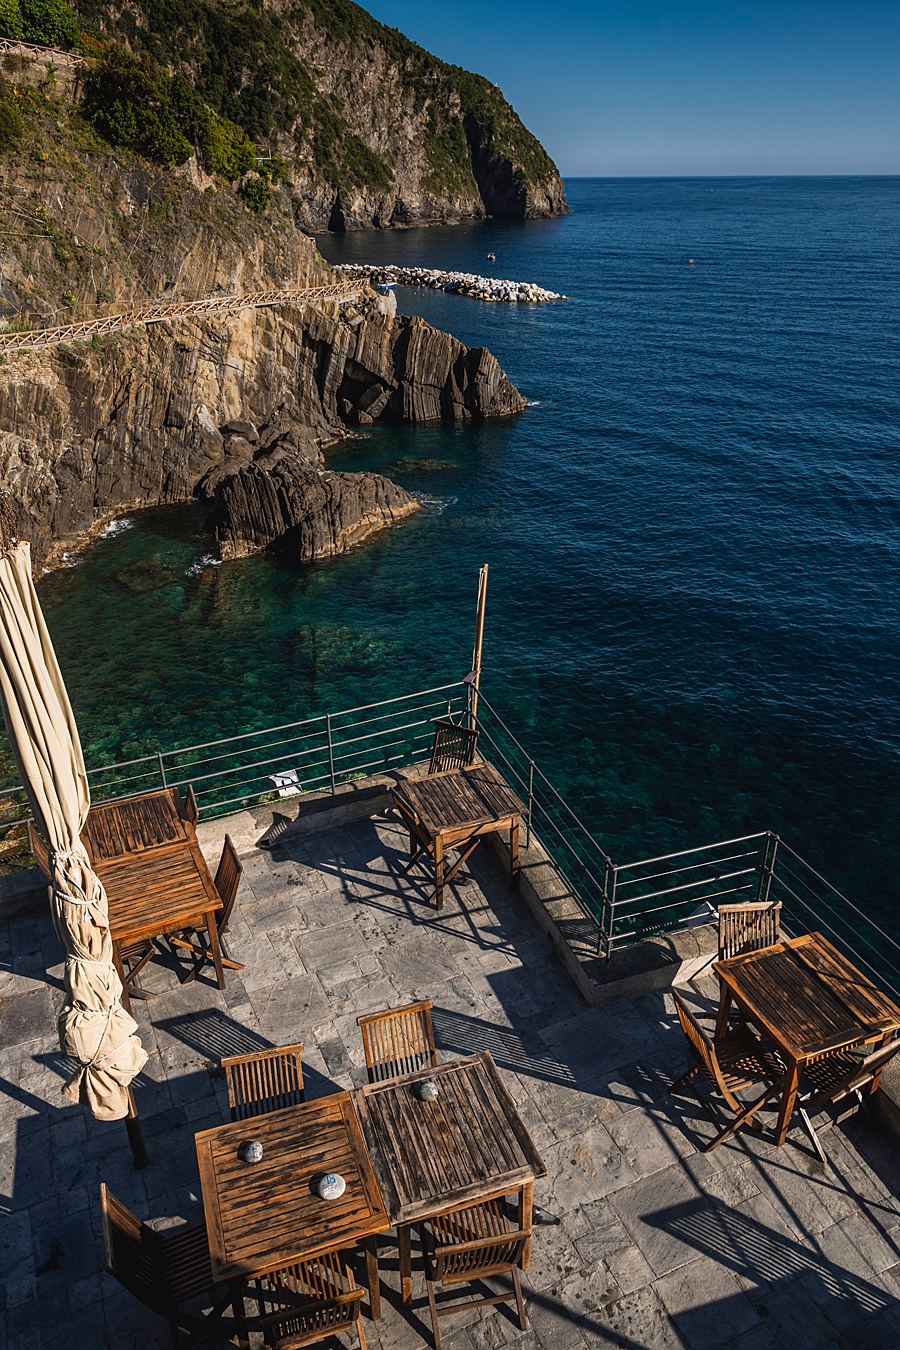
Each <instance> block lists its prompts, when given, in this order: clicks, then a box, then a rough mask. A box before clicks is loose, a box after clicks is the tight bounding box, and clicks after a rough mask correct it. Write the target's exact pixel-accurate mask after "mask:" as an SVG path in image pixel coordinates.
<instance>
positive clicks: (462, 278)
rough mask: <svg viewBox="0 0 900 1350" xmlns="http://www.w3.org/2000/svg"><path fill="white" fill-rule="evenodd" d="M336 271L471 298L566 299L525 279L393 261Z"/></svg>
mask: <svg viewBox="0 0 900 1350" xmlns="http://www.w3.org/2000/svg"><path fill="white" fill-rule="evenodd" d="M336 270H337V271H339V272H343V273H344V275H345V276H348V277H366V278H367V279H368V281H369V282H370V283H371V285H373V286H379V285H381V286H384V285H392V284H393V285H396V286H423V287H427V288H428V289H429V290H432V291H449V292H450V293H451V294H453V295H467V296H469V297H471V299H473V300H487V301H497V300H499V301H505V302H506V303H518V302H524V303H526V304H532V305H540V304H543V303H544V302H545V301H547V300H567V299H568V296H566V295H557V293H556V291H545V290H544V289H543V287H542V286H535V285H533V284H532V283H531V282H529V281H500V280H498V279H497V278H496V277H479V276H475V275H474V273H472V272H440V271H438V269H437V268H434V267H396V266H395V265H394V264H393V263H386V264H384V265H383V266H378V267H376V266H374V265H372V264H370V263H340V264H338V265H337V268H336Z"/></svg>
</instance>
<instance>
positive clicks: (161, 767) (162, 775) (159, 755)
mask: <svg viewBox="0 0 900 1350" xmlns="http://www.w3.org/2000/svg"><path fill="white" fill-rule="evenodd" d="M156 758H157V759H158V760H159V776H160V778H161V779H162V785H163V787H168V786H169V785H168V783H167V782H166V766H165V764H163V757H162V751H161V750H157V752H156Z"/></svg>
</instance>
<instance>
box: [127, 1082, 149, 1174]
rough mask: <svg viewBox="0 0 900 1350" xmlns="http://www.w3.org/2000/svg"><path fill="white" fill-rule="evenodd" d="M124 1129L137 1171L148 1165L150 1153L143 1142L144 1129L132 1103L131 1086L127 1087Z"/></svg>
mask: <svg viewBox="0 0 900 1350" xmlns="http://www.w3.org/2000/svg"><path fill="white" fill-rule="evenodd" d="M125 1129H126V1130H127V1131H128V1142H129V1144H130V1145H131V1156H132V1157H133V1158H134V1165H135V1167H136V1168H137V1169H138V1171H142V1170H143V1169H144V1168H145V1167H149V1166H150V1154H149V1153H148V1152H147V1145H146V1144H145V1143H144V1131H143V1130H142V1129H141V1118H140V1116H139V1115H138V1113H137V1107H136V1106H135V1104H134V1093H133V1092H132V1090H131V1088H130V1087H129V1089H128V1115H127V1116H126V1117H125Z"/></svg>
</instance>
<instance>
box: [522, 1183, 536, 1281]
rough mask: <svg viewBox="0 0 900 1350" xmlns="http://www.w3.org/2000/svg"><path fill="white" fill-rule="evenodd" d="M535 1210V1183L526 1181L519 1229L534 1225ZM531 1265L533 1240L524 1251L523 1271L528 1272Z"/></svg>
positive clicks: (529, 1240)
mask: <svg viewBox="0 0 900 1350" xmlns="http://www.w3.org/2000/svg"><path fill="white" fill-rule="evenodd" d="M533 1210H534V1182H533V1181H526V1183H525V1185H524V1186H523V1187H522V1189H521V1190H520V1191H519V1227H520V1228H530V1227H531V1224H532V1215H533ZM530 1265H531V1238H529V1239H528V1241H527V1242H526V1243H525V1247H524V1249H523V1251H522V1270H527V1269H528V1267H529V1266H530Z"/></svg>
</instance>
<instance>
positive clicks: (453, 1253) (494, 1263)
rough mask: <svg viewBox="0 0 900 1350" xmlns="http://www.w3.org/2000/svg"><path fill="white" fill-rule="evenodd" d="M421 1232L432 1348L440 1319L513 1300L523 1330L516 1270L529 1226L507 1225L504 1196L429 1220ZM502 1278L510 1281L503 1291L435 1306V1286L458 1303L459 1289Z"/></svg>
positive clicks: (522, 1306) (437, 1346)
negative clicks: (501, 1276)
mask: <svg viewBox="0 0 900 1350" xmlns="http://www.w3.org/2000/svg"><path fill="white" fill-rule="evenodd" d="M420 1233H421V1239H422V1255H423V1259H424V1264H425V1286H426V1289H427V1291H428V1306H429V1308H430V1310H431V1326H432V1329H433V1331H434V1345H435V1350H441V1331H440V1318H442V1317H451V1316H452V1315H453V1314H454V1313H459V1312H464V1311H465V1310H466V1309H467V1308H472V1307H486V1306H492V1305H494V1304H497V1303H511V1302H512V1301H513V1299H515V1302H516V1308H517V1310H518V1313H519V1326H520V1327H521V1328H522V1330H523V1331H527V1330H528V1322H527V1320H526V1317H525V1303H524V1301H523V1299H522V1284H521V1281H520V1279H519V1267H520V1265H521V1264H522V1255H523V1253H524V1251H525V1246H526V1243H527V1242H528V1240H529V1239H530V1237H531V1228H530V1226H529V1227H528V1228H527V1229H525V1228H514V1227H513V1226H512V1225H511V1224H510V1222H509V1221H508V1219H507V1208H506V1201H505V1198H504V1197H503V1196H500V1197H497V1198H495V1199H490V1200H479V1201H476V1202H474V1203H473V1204H470V1205H466V1206H465V1207H464V1208H462V1209H454V1210H451V1211H449V1213H447V1214H441V1215H439V1216H437V1217H436V1218H433V1219H429V1220H428V1222H427V1223H425V1224H423V1225H422V1226H421V1228H420ZM507 1274H509V1275H512V1283H513V1287H512V1289H511V1290H510V1291H509V1292H508V1293H503V1294H493V1295H489V1296H487V1297H482V1298H469V1299H465V1300H463V1301H462V1302H459V1301H455V1302H452V1303H451V1302H449V1301H446V1302H444V1303H439V1302H438V1300H437V1297H436V1295H435V1285H439V1286H440V1287H441V1289H442V1290H446V1291H447V1293H448V1294H449V1297H450V1298H453V1299H456V1300H458V1299H459V1293H458V1292H457V1289H458V1286H459V1285H462V1284H472V1283H475V1282H476V1281H478V1280H484V1279H487V1278H488V1277H489V1276H494V1275H507Z"/></svg>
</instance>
